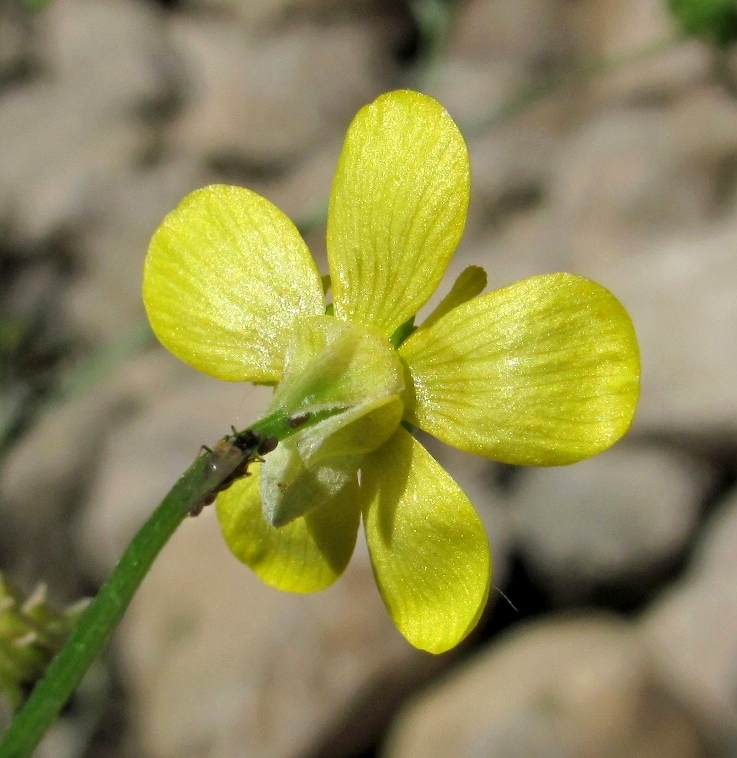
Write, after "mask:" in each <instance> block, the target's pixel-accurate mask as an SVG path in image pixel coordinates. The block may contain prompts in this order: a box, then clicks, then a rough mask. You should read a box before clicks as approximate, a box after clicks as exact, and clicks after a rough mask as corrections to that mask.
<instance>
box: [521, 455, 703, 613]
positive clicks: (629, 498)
mask: <svg viewBox="0 0 737 758" xmlns="http://www.w3.org/2000/svg"><path fill="white" fill-rule="evenodd" d="M708 484H709V470H708V469H707V468H706V467H705V466H704V465H703V464H701V465H700V464H699V463H698V462H697V461H695V460H693V459H690V458H687V457H685V456H683V455H680V454H678V453H673V452H671V451H668V450H667V449H662V448H655V447H652V448H646V447H635V446H629V447H628V446H627V445H626V444H622V443H620V445H618V446H616V447H614V448H612V449H611V450H608V451H607V452H605V453H602V454H601V455H598V456H595V457H594V458H591V459H589V460H587V461H582V462H581V463H577V464H575V465H573V466H561V467H551V468H537V469H532V470H530V471H529V472H528V473H527V476H526V477H524V478H523V479H522V480H521V482H520V484H519V487H518V489H517V491H516V492H515V493H514V495H513V497H512V499H511V513H512V522H513V525H514V526H513V529H514V534H515V537H516V540H517V544H518V546H519V549H520V551H521V552H522V555H523V557H524V560H525V562H526V564H527V565H528V566H529V569H530V571H531V572H532V573H533V574H534V576H535V577H536V580H537V582H538V583H539V584H540V585H542V586H545V587H547V589H548V590H549V591H550V592H552V593H553V594H554V595H555V596H556V597H557V598H558V600H559V601H561V602H563V603H570V602H571V601H573V600H577V601H581V600H584V599H587V598H588V597H589V596H590V595H591V593H592V592H593V591H594V590H595V589H599V588H601V587H602V586H604V587H610V588H611V587H613V586H616V585H619V586H622V587H623V586H625V585H626V583H627V582H632V580H633V579H634V578H635V577H637V578H638V581H637V583H636V585H635V586H636V587H637V591H638V593H639V594H640V597H641V596H642V594H644V593H645V592H646V591H647V589H648V588H649V587H652V584H653V582H654V581H655V580H657V579H659V578H661V577H662V575H663V574H664V572H665V571H667V570H668V569H670V568H671V567H672V565H673V564H674V562H675V561H676V559H677V558H678V557H679V555H680V554H681V551H682V550H683V549H684V546H685V543H686V541H687V540H688V538H689V537H690V536H691V533H692V531H693V529H694V527H695V524H696V522H697V517H698V514H699V510H700V508H701V506H702V503H703V499H704V495H705V493H706V488H707V485H708ZM633 589H634V586H633ZM630 599H631V598H630ZM638 599H639V598H638Z"/></svg>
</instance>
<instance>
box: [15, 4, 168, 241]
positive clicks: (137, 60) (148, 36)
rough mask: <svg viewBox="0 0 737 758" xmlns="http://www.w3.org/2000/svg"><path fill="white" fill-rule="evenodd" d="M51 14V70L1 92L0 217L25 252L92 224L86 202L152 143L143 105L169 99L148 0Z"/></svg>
mask: <svg viewBox="0 0 737 758" xmlns="http://www.w3.org/2000/svg"><path fill="white" fill-rule="evenodd" d="M45 14H47V15H45V25H44V28H45V30H46V34H45V35H43V36H42V37H41V40H40V42H39V46H40V48H41V49H42V50H43V52H44V61H43V65H44V69H45V71H46V74H45V75H43V76H37V77H35V78H34V79H32V80H31V81H30V82H29V83H28V85H27V86H25V87H21V88H18V89H11V90H8V91H6V92H3V93H1V94H0V135H2V138H0V165H2V166H3V170H2V173H0V218H2V219H3V221H4V222H5V224H6V225H7V232H8V235H9V237H10V239H11V240H12V241H13V243H14V244H15V245H16V246H17V247H18V248H19V249H24V248H27V247H28V246H29V245H31V244H38V243H39V242H43V241H45V240H47V239H48V238H49V237H51V236H53V235H54V234H61V233H62V232H68V231H69V230H70V228H72V227H74V226H75V225H77V224H79V223H81V222H82V221H83V220H85V218H86V214H87V212H88V209H87V207H86V204H85V201H86V200H88V199H89V198H90V197H94V195H95V193H96V192H97V191H98V190H99V187H100V185H101V184H104V183H105V182H106V181H108V180H109V178H110V176H111V175H114V174H116V173H117V172H118V171H120V170H121V169H122V168H123V167H125V166H127V165H129V164H130V163H132V162H133V161H134V160H135V159H136V158H137V157H138V156H140V155H141V154H142V153H143V152H144V150H145V148H146V146H147V145H148V144H149V142H150V135H149V133H148V130H147V129H146V128H145V123H144V121H143V117H142V109H143V108H144V106H149V107H150V106H152V105H153V104H154V103H156V102H159V101H163V100H166V99H167V98H168V97H169V81H168V76H167V75H166V71H165V67H164V66H163V63H162V60H161V53H162V43H161V36H160V33H161V27H160V25H159V24H158V23H157V20H158V16H157V15H156V14H155V13H153V12H152V11H151V9H150V8H148V7H146V6H145V5H144V4H143V3H138V2H133V0H101V1H100V2H97V0H65V2H62V3H51V4H50V5H49V7H48V8H47V9H46V11H45Z"/></svg>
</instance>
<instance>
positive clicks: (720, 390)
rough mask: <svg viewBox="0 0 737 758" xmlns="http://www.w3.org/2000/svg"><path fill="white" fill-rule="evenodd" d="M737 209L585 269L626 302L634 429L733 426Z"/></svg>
mask: <svg viewBox="0 0 737 758" xmlns="http://www.w3.org/2000/svg"><path fill="white" fill-rule="evenodd" d="M736 246H737V217H735V218H733V219H731V220H729V221H725V222H722V223H715V224H712V225H710V226H707V227H704V228H703V229H701V230H694V231H691V232H689V233H682V234H676V233H673V234H671V235H669V236H668V238H667V239H664V240H662V241H660V242H657V241H651V242H650V243H649V244H648V243H645V242H644V241H643V242H641V244H640V245H639V246H638V247H636V248H634V249H633V251H632V254H631V255H629V256H627V257H625V258H623V259H620V260H619V261H616V262H615V261H609V262H606V263H605V262H597V263H595V264H594V263H593V262H592V263H591V265H589V266H588V267H587V272H588V274H589V275H590V276H591V277H592V278H594V279H596V280H598V281H599V282H600V283H601V284H603V285H604V286H606V287H608V288H609V289H610V290H611V291H612V292H614V293H615V294H616V295H617V297H618V298H619V299H620V300H621V301H622V303H623V304H624V305H625V307H626V308H627V309H628V311H629V313H630V315H631V317H632V319H633V322H634V325H635V330H636V332H637V337H638V340H639V343H640V353H641V356H642V391H641V395H640V404H639V407H638V410H637V415H636V417H635V423H634V429H635V430H636V431H639V432H647V433H656V434H681V435H684V436H686V437H694V438H696V439H702V440H707V439H711V440H712V441H714V442H718V441H719V440H720V438H722V439H734V435H735V432H736V431H737V382H735V381H734V377H735V376H737V352H735V351H734V350H732V349H731V348H730V345H729V341H728V340H727V341H726V342H725V335H731V334H735V333H737V257H735V255H734V251H735V248H736Z"/></svg>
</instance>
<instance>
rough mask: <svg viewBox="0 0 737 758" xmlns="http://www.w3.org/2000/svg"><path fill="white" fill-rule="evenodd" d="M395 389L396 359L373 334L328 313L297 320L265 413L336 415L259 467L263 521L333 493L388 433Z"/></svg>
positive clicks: (398, 411)
mask: <svg viewBox="0 0 737 758" xmlns="http://www.w3.org/2000/svg"><path fill="white" fill-rule="evenodd" d="M403 389H404V372H403V369H402V363H401V360H400V358H399V356H398V354H397V352H396V351H395V350H394V349H393V348H392V346H391V345H390V344H389V342H388V341H387V340H386V339H384V338H383V337H382V336H381V335H379V334H377V333H376V332H373V331H372V330H370V329H368V328H366V327H363V326H357V325H355V324H350V323H347V322H344V321H340V320H338V319H336V318H334V317H332V316H310V317H305V318H300V319H298V321H297V323H296V324H295V328H294V330H293V332H292V336H291V338H290V341H289V343H288V346H287V350H286V354H285V361H284V375H283V378H282V381H281V382H280V383H279V385H278V386H277V389H276V394H275V395H274V399H273V401H272V403H271V406H270V408H269V410H268V413H273V412H274V411H281V412H283V413H285V414H286V415H288V416H290V417H292V418H295V419H298V418H302V417H303V416H304V415H305V414H307V415H310V414H321V413H324V412H325V411H335V410H337V409H340V412H339V413H337V414H335V415H331V416H330V417H329V418H326V419H325V420H324V421H321V422H319V423H317V424H314V425H312V426H309V427H307V428H305V429H304V430H303V431H299V432H297V433H296V434H294V435H293V436H292V437H290V438H288V439H287V440H285V441H284V442H283V443H281V444H280V445H279V447H278V448H277V450H276V451H274V453H271V454H270V455H269V456H268V458H267V460H266V462H265V463H264V464H263V467H262V470H261V500H262V503H263V507H264V514H265V516H266V518H267V519H268V520H269V521H270V522H271V523H272V524H275V525H281V524H285V523H288V522H289V521H291V520H292V519H294V518H296V517H297V516H301V515H304V513H306V512H307V510H310V509H311V508H314V507H317V506H318V505H320V504H321V503H323V502H325V501H326V500H327V499H329V498H331V497H332V496H334V495H335V494H336V493H337V492H338V491H340V489H342V487H343V486H345V484H346V483H347V482H348V481H349V480H350V478H351V477H354V476H355V474H356V471H358V468H359V466H360V465H361V459H362V457H363V456H364V455H365V454H366V453H369V452H371V451H372V450H375V449H376V448H377V447H379V446H380V445H382V444H383V443H384V442H386V440H388V439H389V437H391V435H392V434H393V433H394V432H395V431H396V429H397V427H398V426H399V423H400V421H401V419H402V414H403V404H402V400H401V398H400V395H401V393H402V391H403Z"/></svg>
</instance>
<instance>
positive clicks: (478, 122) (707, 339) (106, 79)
mask: <svg viewBox="0 0 737 758" xmlns="http://www.w3.org/2000/svg"><path fill="white" fill-rule="evenodd" d="M676 33H677V29H676V25H675V23H674V22H673V20H672V19H671V17H670V15H669V13H668V11H667V8H666V7H665V2H664V0H458V1H457V2H450V1H449V0H446V1H445V2H444V1H443V0H407V1H406V2H400V0H393V1H392V0H189V1H186V0H181V2H176V0H174V1H171V2H163V0H162V1H161V2H154V1H153V0H149V1H148V2H144V1H143V0H140V1H135V0H52V1H51V2H50V3H48V4H46V5H44V7H42V8H40V9H38V10H36V11H33V10H32V9H31V3H30V2H28V3H27V4H25V5H24V4H23V3H22V2H21V0H0V401H1V404H0V569H1V570H2V571H3V572H4V573H5V575H6V576H7V577H8V578H10V579H12V580H13V581H14V582H15V583H16V584H18V585H20V586H21V587H23V588H24V589H25V590H27V591H28V590H30V589H31V588H32V587H33V586H34V585H35V584H36V583H37V582H38V581H40V580H43V581H45V582H46V583H47V584H48V589H49V597H50V599H51V600H52V601H53V602H55V603H57V604H59V605H62V604H64V603H66V602H69V601H72V600H74V599H76V598H78V597H79V596H81V595H84V594H92V593H94V592H95V590H96V588H97V587H98V586H99V583H100V582H101V581H102V580H103V579H104V577H105V576H106V573H107V572H108V571H109V569H110V568H111V567H112V566H113V564H114V562H115V561H116V558H117V556H118V555H119V554H120V552H121V550H122V549H123V547H124V546H125V544H126V543H127V541H128V540H129V538H130V537H131V535H132V534H133V532H134V530H135V529H136V528H137V527H138V525H140V523H141V522H142V521H143V520H144V518H145V517H146V516H147V515H148V514H149V513H150V512H151V510H152V509H153V508H154V506H155V505H156V504H157V503H158V502H159V500H160V499H161V497H162V496H163V494H164V493H165V492H166V491H167V490H168V488H169V487H170V486H171V484H172V483H173V482H174V481H175V479H176V478H177V476H178V475H179V474H180V473H181V472H182V471H183V470H184V469H185V468H186V467H187V465H188V464H189V463H190V462H191V460H192V459H193V457H194V456H195V455H196V454H197V451H198V448H199V446H200V445H201V444H202V443H204V442H209V443H212V442H214V441H215V440H217V439H218V438H219V437H221V436H222V435H223V434H224V433H225V432H226V431H227V430H228V429H229V427H230V424H235V425H236V426H238V427H243V426H246V425H247V424H248V423H249V422H251V421H252V420H253V419H254V418H255V416H256V414H257V413H258V412H259V409H260V408H261V407H262V405H263V403H264V400H265V395H264V393H263V392H262V391H258V390H255V389H253V388H250V387H247V386H243V385H226V384H222V383H218V382H216V381H214V380H210V379H208V378H206V377H203V376H199V375H197V374H196V372H194V371H193V370H191V369H189V368H187V367H186V366H184V365H182V364H180V363H178V362H177V360H176V359H174V358H172V357H171V356H169V355H168V354H167V353H166V352H165V351H164V350H163V349H162V348H160V347H159V346H158V345H157V344H155V342H154V341H153V339H152V337H151V335H150V333H149V331H148V328H147V326H146V322H145V318H144V315H143V309H142V305H141V300H140V281H141V266H142V262H143V257H144V254H145V251H146V247H147V243H148V239H149V237H150V235H151V234H152V232H153V230H154V229H155V227H156V226H157V224H158V223H159V222H160V220H161V219H162V217H163V216H164V215H165V214H166V213H167V212H168V211H169V210H170V209H171V208H172V207H173V206H174V205H175V204H176V203H177V202H178V201H179V200H180V199H181V198H182V197H183V196H184V195H185V194H186V193H187V192H189V191H190V190H192V189H194V188H196V187H199V186H202V185H204V184H207V183H210V182H213V181H227V182H234V183H239V184H243V185H246V186H248V187H251V188H252V189H255V190H256V191H258V192H260V193H262V194H263V195H265V196H266V197H268V198H269V199H271V200H272V201H273V202H275V203H276V204H277V205H279V206H280V207H281V208H282V209H284V210H285V211H286V212H287V213H288V214H289V215H290V216H291V217H292V218H294V219H296V220H297V222H298V223H299V225H300V227H301V228H302V230H303V231H304V233H305V235H306V238H307V240H308V242H309V244H310V246H311V247H312V249H313V250H315V251H316V254H317V255H318V256H322V255H323V245H324V243H323V237H324V214H325V208H326V202H327V197H328V192H329V187H330V181H331V177H332V172H333V169H334V165H335V161H336V157H337V155H338V152H339V150H340V145H341V141H342V136H343V133H344V131H345V128H346V126H347V124H348V123H349V121H350V119H351V117H352V116H353V114H354V113H355V111H356V110H357V109H358V108H359V107H360V106H361V105H363V104H364V103H366V102H368V101H370V100H371V99H373V98H374V97H375V96H376V95H377V94H379V93H381V92H383V91H386V90H389V89H392V88H395V87H399V86H411V87H414V88H418V89H422V90H424V91H426V92H428V93H430V94H433V95H435V96H436V97H438V98H439V99H440V100H441V101H442V102H443V103H444V104H445V106H446V107H447V108H448V109H449V110H450V112H451V113H452V114H453V116H454V117H455V118H456V120H457V121H458V123H459V124H460V126H461V128H462V130H463V131H464V133H465V134H466V136H467V139H468V143H469V147H470V152H471V160H472V169H473V178H474V185H473V200H472V209H471V215H470V219H469V223H468V228H467V232H466V235H465V238H464V241H463V242H462V245H461V248H460V250H459V253H458V255H457V258H456V260H455V261H454V265H453V272H452V273H456V272H457V271H459V270H460V269H461V268H463V267H465V266H466V265H469V264H470V263H476V264H480V265H482V266H484V267H485V268H486V269H487V270H488V271H489V275H490V282H491V284H492V286H493V287H497V286H500V285H503V284H506V283H509V282H511V281H514V280H517V279H520V278H523V277H525V276H529V275H532V274H538V273H542V272H546V271H557V270H565V271H572V272H576V273H579V274H582V275H585V276H588V277H591V278H593V279H596V280H598V281H600V282H601V283H603V284H604V285H606V286H607V287H609V288H610V289H611V290H613V291H614V292H615V293H616V294H617V295H618V297H619V298H620V299H621V300H622V301H623V302H624V304H625V305H626V306H627V308H628V309H629V310H630V313H631V315H632V317H633V319H634V321H635V325H636V328H637V331H638V333H639V338H640V341H641V349H642V362H643V389H642V401H641V405H640V408H639V413H638V416H637V419H636V423H635V425H634V428H633V430H632V432H631V433H630V435H629V436H628V437H627V438H626V439H625V440H623V441H622V442H621V443H620V444H618V445H617V446H616V447H615V448H614V449H612V450H611V451H609V452H607V453H605V454H603V455H601V456H599V457H597V458H595V459H593V460H591V461H589V462H585V463H582V464H578V465H576V466H572V467H567V468H559V469H546V470H517V469H511V468H506V467H501V466H498V465H495V464H493V463H489V462H485V461H482V460H479V459H474V458H473V457H471V456H466V455H461V454H456V453H454V452H452V451H448V450H447V449H440V448H439V446H438V447H434V448H433V452H434V453H435V454H436V455H437V456H438V457H439V458H440V459H441V460H442V461H443V462H444V464H445V465H446V466H447V467H448V468H450V469H451V470H452V471H453V473H454V475H455V476H456V478H457V479H458V480H459V481H460V482H461V483H462V484H463V486H464V488H465V489H466V491H467V492H468V494H469V496H470V497H471V499H472V500H473V501H474V503H475V504H476V505H477V507H478V509H479V511H480V512H481V514H482V515H483V518H484V520H485V522H486V523H487V525H488V530H489V534H490V539H491V543H492V546H493V550H494V555H495V580H494V582H495V589H494V590H493V591H492V597H491V600H490V603H489V608H488V612H487V614H486V616H485V619H484V620H483V622H482V623H481V625H480V627H479V629H478V631H477V632H476V634H475V635H474V636H473V638H472V639H470V640H468V641H467V643H465V644H464V645H463V646H462V647H461V648H460V649H459V650H457V651H454V652H453V653H451V654H447V655H445V656H440V657H432V656H429V655H425V654H421V653H418V652H417V651H414V650H413V649H411V648H410V647H409V646H408V645H407V644H406V643H405V642H404V641H403V639H402V638H401V637H400V636H399V634H398V633H397V632H396V631H395V630H394V628H393V626H392V624H391V622H390V620H389V618H388V616H387V614H386V613H385V611H384V609H383V606H382V605H381V602H380V599H379V597H378V595H377V592H376V589H375V587H374V585H373V582H372V577H371V571H370V567H369V564H368V561H367V557H366V554H365V548H363V547H359V549H358V551H357V555H356V556H355V558H354V560H353V562H352V564H351V566H350V568H349V570H348V572H347V574H346V575H345V576H344V577H343V578H342V579H341V580H340V581H339V582H338V583H337V584H336V585H335V586H334V587H332V588H331V589H329V590H327V591H326V592H324V593H322V594H319V595H314V596H306V597H302V596H289V595H286V594H280V593H278V592H276V591H274V590H271V589H269V588H267V587H265V586H263V585H262V584H260V583H259V581H258V580H256V579H255V578H254V577H253V576H252V575H251V574H250V573H249V572H248V570H247V569H245V568H243V567H242V566H241V565H240V564H238V563H237V561H235V559H234V558H232V556H231V555H230V553H229V552H228V551H227V549H226V548H225V545H224V543H223V542H222V539H221V538H220V535H219V530H218V526H217V523H216V521H215V519H214V514H213V512H212V509H207V510H206V511H205V512H204V513H203V514H202V515H201V516H200V517H199V518H197V519H191V520H189V521H188V522H187V523H185V524H184V525H183V527H182V528H181V529H180V530H179V532H178V533H177V534H176V535H175V537H174V539H173V540H172V541H171V543H170V544H169V545H168V546H167V547H166V548H165V550H164V552H163V554H162V555H161V557H160V559H159V560H158V561H157V563H156V564H155V567H154V569H153V571H152V573H151V575H150V576H149V577H148V578H147V580H146V581H145V583H144V585H143V587H142V589H141V591H140V593H139V595H138V596H137V598H136V599H135V601H134V603H133V606H132V607H131V609H130V611H129V612H128V614H127V615H126V617H125V619H124V621H123V623H122V625H121V627H120V629H119V631H118V633H117V634H116V636H115V640H114V643H113V644H112V645H111V646H110V647H109V649H108V650H107V652H106V654H105V656H104V658H103V659H102V660H101V661H100V662H99V663H98V664H97V665H96V666H95V667H94V668H93V670H92V671H91V672H90V674H89V675H88V676H87V678H86V679H85V682H84V684H83V686H82V687H81V688H80V690H79V692H78V693H77V694H76V696H75V698H74V700H73V701H72V703H71V704H70V705H69V707H68V708H67V710H66V711H65V714H64V716H63V718H62V719H61V720H60V721H59V722H58V723H57V724H56V725H55V727H54V728H53V730H52V731H51V732H50V733H49V735H48V736H47V738H46V741H45V742H44V745H43V747H42V748H41V749H39V751H38V755H39V756H43V757H44V758H45V757H46V756H50V757H51V756H53V758H72V757H75V758H76V757H78V756H85V757H86V758H101V757H102V756H105V757H106V758H107V757H110V758H134V757H136V758H137V757H141V758H235V757H242V756H259V757H262V756H263V757H265V758H272V757H273V758H292V757H297V756H299V757H304V758H311V757H312V758H317V757H318V756H321V757H326V758H327V757H330V756H332V757H335V758H338V757H340V756H359V757H362V758H369V757H371V756H378V755H381V756H388V757H389V758H415V757H418V758H419V757H420V756H422V757H429V758H436V757H437V758H446V757H447V756H467V757H468V758H476V757H479V758H480V757H482V756H494V757H495V758H508V757H509V758H512V757H516V756H519V757H520V758H522V757H525V756H561V757H566V758H568V757H570V758H579V757H580V758H614V757H615V756H636V757H637V758H649V757H650V756H653V757H654V756H658V758H692V757H696V756H733V755H737V489H736V488H735V480H736V477H735V474H736V472H737V466H736V464H737V457H736V456H735V452H736V449H737V344H736V342H735V340H736V339H737V100H736V99H735V91H736V90H737V87H735V74H734V71H735V58H734V56H730V55H729V53H720V52H718V51H717V50H715V49H714V48H712V47H710V46H709V45H708V44H707V43H704V42H702V41H698V40H691V41H682V40H680V39H678V38H676ZM8 717H9V709H8V708H7V707H4V706H0V725H2V724H3V723H5V722H6V721H7V719H8Z"/></svg>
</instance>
